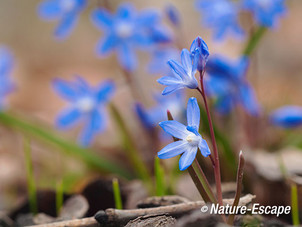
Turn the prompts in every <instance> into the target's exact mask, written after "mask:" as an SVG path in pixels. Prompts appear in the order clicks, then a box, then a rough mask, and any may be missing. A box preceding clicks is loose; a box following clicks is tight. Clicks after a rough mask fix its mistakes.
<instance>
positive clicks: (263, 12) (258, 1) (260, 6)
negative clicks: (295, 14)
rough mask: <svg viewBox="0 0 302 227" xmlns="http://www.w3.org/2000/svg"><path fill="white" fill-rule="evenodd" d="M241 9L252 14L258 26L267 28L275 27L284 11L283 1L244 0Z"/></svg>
mask: <svg viewBox="0 0 302 227" xmlns="http://www.w3.org/2000/svg"><path fill="white" fill-rule="evenodd" d="M243 8H244V9H246V10H249V11H251V12H252V14H253V16H254V18H255V20H256V22H257V23H258V24H259V25H261V26H264V27H269V28H271V27H276V25H277V19H278V18H279V17H281V16H283V15H284V13H285V11H286V7H285V1H284V0H244V2H243Z"/></svg>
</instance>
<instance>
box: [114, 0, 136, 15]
mask: <svg viewBox="0 0 302 227" xmlns="http://www.w3.org/2000/svg"><path fill="white" fill-rule="evenodd" d="M134 12H135V8H134V6H133V5H132V4H131V3H122V4H121V5H120V6H119V8H118V10H117V16H118V17H119V18H120V19H128V18H130V17H132V16H133V14H134Z"/></svg>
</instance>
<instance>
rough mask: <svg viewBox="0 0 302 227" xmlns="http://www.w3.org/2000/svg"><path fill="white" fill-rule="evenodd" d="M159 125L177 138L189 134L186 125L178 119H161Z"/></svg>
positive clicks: (183, 137) (182, 137)
mask: <svg viewBox="0 0 302 227" xmlns="http://www.w3.org/2000/svg"><path fill="white" fill-rule="evenodd" d="M159 126H160V127H162V129H163V130H164V131H165V132H166V133H168V134H170V135H171V136H173V137H176V138H178V139H185V138H186V137H187V136H188V134H189V132H188V130H187V128H186V126H184V125H183V124H181V123H179V122H178V121H174V120H173V121H163V122H160V123H159Z"/></svg>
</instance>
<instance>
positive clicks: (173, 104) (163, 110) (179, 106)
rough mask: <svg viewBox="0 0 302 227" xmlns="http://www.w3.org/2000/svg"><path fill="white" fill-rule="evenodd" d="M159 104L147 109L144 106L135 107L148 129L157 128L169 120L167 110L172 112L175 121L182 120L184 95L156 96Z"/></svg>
mask: <svg viewBox="0 0 302 227" xmlns="http://www.w3.org/2000/svg"><path fill="white" fill-rule="evenodd" d="M155 100H156V102H157V104H156V105H155V106H154V107H152V108H149V109H146V108H145V107H144V106H143V105H142V104H140V103H137V104H136V106H135V110H136V113H137V115H138V117H139V119H140V120H141V122H142V123H143V125H144V126H145V127H146V128H147V129H152V128H154V127H156V126H157V124H158V122H160V121H164V120H165V119H167V110H169V111H170V113H171V114H172V116H173V118H174V119H182V117H183V106H184V93H182V92H176V93H174V94H173V95H170V96H162V95H160V96H155Z"/></svg>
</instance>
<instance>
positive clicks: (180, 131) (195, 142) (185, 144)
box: [157, 97, 211, 170]
mask: <svg viewBox="0 0 302 227" xmlns="http://www.w3.org/2000/svg"><path fill="white" fill-rule="evenodd" d="M199 122H200V109H199V106H198V103H197V100H196V98H193V97H192V98H190V99H189V101H188V105H187V126H185V125H183V124H181V123H179V122H178V121H175V120H170V121H163V122H160V123H159V125H160V127H162V128H163V130H164V131H165V132H167V133H168V134H170V135H171V136H173V137H175V138H177V139H179V140H178V141H176V142H173V143H171V144H169V145H167V146H166V147H164V148H163V149H162V150H161V151H159V152H158V154H157V155H158V157H159V158H161V159H168V158H172V157H175V156H177V155H180V154H182V155H181V158H180V159H179V169H180V170H185V169H187V168H188V167H189V166H190V165H191V164H192V162H193V161H194V159H195V157H196V154H197V151H198V149H199V150H200V152H201V154H202V155H203V156H204V157H207V156H209V155H210V154H211V151H210V149H209V146H208V144H207V142H206V140H204V139H203V138H202V136H201V135H200V134H199V132H198V130H199Z"/></svg>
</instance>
